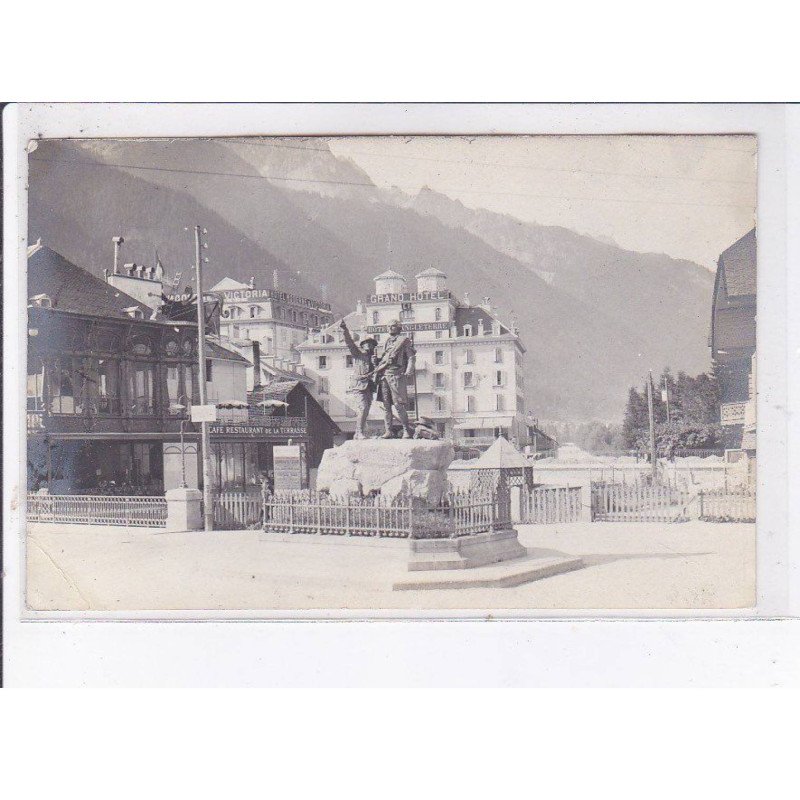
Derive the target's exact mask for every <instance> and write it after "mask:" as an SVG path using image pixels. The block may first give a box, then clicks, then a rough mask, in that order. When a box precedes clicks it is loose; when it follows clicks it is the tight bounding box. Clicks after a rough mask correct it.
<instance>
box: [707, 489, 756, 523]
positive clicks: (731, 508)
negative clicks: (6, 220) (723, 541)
mask: <svg viewBox="0 0 800 800" xmlns="http://www.w3.org/2000/svg"><path fill="white" fill-rule="evenodd" d="M698 505H699V516H700V519H703V520H707V521H710V522H755V521H756V493H755V491H753V490H752V489H750V488H742V489H711V490H708V489H706V490H704V491H702V492H700V494H699V496H698Z"/></svg>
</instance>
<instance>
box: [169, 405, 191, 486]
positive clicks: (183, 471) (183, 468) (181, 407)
mask: <svg viewBox="0 0 800 800" xmlns="http://www.w3.org/2000/svg"><path fill="white" fill-rule="evenodd" d="M178 400H183V401H186V395H185V394H182V395H181V396H180V397H179V398H178ZM169 410H170V411H172V412H174V413H178V412H181V411H186V406H185V405H183V404H181V403H177V402H176V403H170V406H169ZM185 424H186V416H183V417H182V418H181V489H186V488H187V486H186V449H185V448H184V446H183V426H184V425H185Z"/></svg>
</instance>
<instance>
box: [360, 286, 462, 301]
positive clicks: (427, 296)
mask: <svg viewBox="0 0 800 800" xmlns="http://www.w3.org/2000/svg"><path fill="white" fill-rule="evenodd" d="M452 296H453V295H452V292H451V291H450V290H449V289H439V290H437V291H434V292H391V293H389V294H371V295H370V296H369V300H368V302H369V303H370V305H391V304H392V303H414V302H420V301H423V300H449V299H450V298H451V297H452Z"/></svg>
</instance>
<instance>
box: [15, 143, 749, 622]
mask: <svg viewBox="0 0 800 800" xmlns="http://www.w3.org/2000/svg"><path fill="white" fill-rule="evenodd" d="M757 157H758V147H757V139H756V137H755V136H752V135H742V134H729V135H726V134H719V135H668V134H661V135H513V136H509V135H469V136H467V135H447V136H434V135H392V136H389V135H384V136H375V135H373V136H225V137H209V138H169V139H166V138H83V139H68V138H38V139H31V141H30V142H29V143H28V146H27V165H28V223H27V244H26V246H27V252H26V260H27V276H26V281H27V283H26V298H27V303H26V305H27V308H26V310H25V313H26V314H27V355H26V364H27V379H26V385H27V407H26V419H27V487H26V496H25V509H26V523H25V525H26V528H25V588H24V595H25V606H26V609H27V611H29V612H31V613H33V614H42V615H45V616H46V615H47V614H48V613H53V612H134V611H191V610H205V611H214V610H224V611H237V610H243V611H250V612H258V611H267V612H272V613H276V612H284V611H285V612H299V611H318V612H319V611H326V610H328V611H342V610H357V611H359V612H362V613H364V614H366V615H369V614H370V613H371V612H380V611H386V610H393V609H395V610H403V609H406V610H412V611H430V612H437V611H448V610H456V609H463V610H469V609H482V610H487V611H500V610H512V611H518V612H519V611H522V612H524V611H534V610H569V609H612V610H614V609H617V610H619V609H639V610H642V609H674V610H692V609H697V610H715V609H746V608H750V607H753V606H754V605H755V602H756V594H755V592H756V580H755V578H756V527H755V523H756V509H757V498H756V476H757V466H756V465H757V462H758V458H757V453H758V448H757V441H756V375H757V354H756V302H757V281H756V266H757V254H758V245H757V241H758V235H757V229H756V180H757Z"/></svg>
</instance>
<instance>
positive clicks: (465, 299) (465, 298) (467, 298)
mask: <svg viewBox="0 0 800 800" xmlns="http://www.w3.org/2000/svg"><path fill="white" fill-rule="evenodd" d="M464 305H467V306H468V305H470V302H469V292H464Z"/></svg>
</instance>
